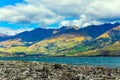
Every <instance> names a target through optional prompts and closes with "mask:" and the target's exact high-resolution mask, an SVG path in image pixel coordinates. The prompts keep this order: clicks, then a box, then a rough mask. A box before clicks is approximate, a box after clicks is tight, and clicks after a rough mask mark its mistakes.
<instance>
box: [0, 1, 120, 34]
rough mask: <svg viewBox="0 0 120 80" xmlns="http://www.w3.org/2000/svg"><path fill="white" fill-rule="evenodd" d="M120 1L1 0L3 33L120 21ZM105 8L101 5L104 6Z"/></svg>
mask: <svg viewBox="0 0 120 80" xmlns="http://www.w3.org/2000/svg"><path fill="white" fill-rule="evenodd" d="M119 4H120V0H2V1H1V2H0V32H1V33H8V34H10V35H15V33H20V32H23V31H29V30H33V29H35V28H38V27H42V28H59V27H62V26H78V27H80V28H82V27H87V26H89V25H100V24H104V23H114V22H120V21H119V19H120V11H119V8H120V5H119ZM101 5H102V6H101Z"/></svg>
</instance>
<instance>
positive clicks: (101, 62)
mask: <svg viewBox="0 0 120 80" xmlns="http://www.w3.org/2000/svg"><path fill="white" fill-rule="evenodd" d="M0 60H20V61H37V62H48V63H60V64H70V65H90V66H103V67H117V68H120V57H4V58H0Z"/></svg>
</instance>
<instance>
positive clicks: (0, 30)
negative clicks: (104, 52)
mask: <svg viewBox="0 0 120 80" xmlns="http://www.w3.org/2000/svg"><path fill="white" fill-rule="evenodd" d="M30 30H33V29H32V28H20V29H17V30H14V29H11V28H5V27H0V33H4V34H7V35H15V34H18V33H21V32H24V31H30Z"/></svg>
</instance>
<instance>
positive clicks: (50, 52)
mask: <svg viewBox="0 0 120 80" xmlns="http://www.w3.org/2000/svg"><path fill="white" fill-rule="evenodd" d="M0 52H1V53H0V56H2V57H3V56H18V55H22V56H26V55H27V56H28V55H46V56H119V55H120V53H119V52H120V23H114V24H111V23H107V24H102V25H91V26H88V27H85V28H79V27H77V26H63V27H61V28H58V29H44V28H37V29H34V30H32V31H25V32H22V33H19V34H16V35H14V36H8V35H5V34H2V33H1V34H0Z"/></svg>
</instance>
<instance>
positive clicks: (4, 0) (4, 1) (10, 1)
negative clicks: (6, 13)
mask: <svg viewBox="0 0 120 80" xmlns="http://www.w3.org/2000/svg"><path fill="white" fill-rule="evenodd" d="M20 2H23V0H1V1H0V7H3V6H6V5H15V4H16V3H20Z"/></svg>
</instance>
